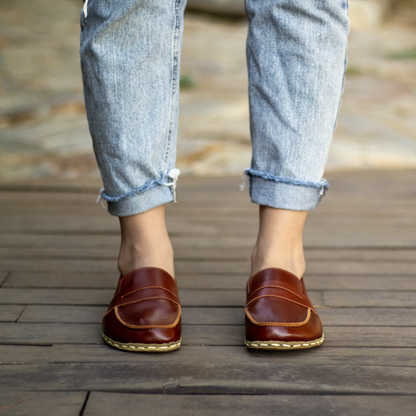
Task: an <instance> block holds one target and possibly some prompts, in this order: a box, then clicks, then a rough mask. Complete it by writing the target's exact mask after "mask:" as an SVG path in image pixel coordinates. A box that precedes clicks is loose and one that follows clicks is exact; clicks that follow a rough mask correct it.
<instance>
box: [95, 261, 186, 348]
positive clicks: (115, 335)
mask: <svg viewBox="0 0 416 416" xmlns="http://www.w3.org/2000/svg"><path fill="white" fill-rule="evenodd" d="M102 326H103V332H104V334H105V335H106V336H107V337H109V338H111V339H112V340H115V341H119V342H125V343H148V344H150V343H169V342H173V341H177V340H179V339H180V337H181V306H180V301H179V296H178V286H177V284H176V280H175V279H174V278H173V277H172V276H171V275H170V274H169V273H167V272H166V271H165V270H163V269H159V268H157V267H144V268H140V269H137V270H133V271H132V272H130V273H128V274H126V275H125V276H120V279H119V283H118V285H117V289H116V292H115V294H114V297H113V300H112V301H111V303H110V305H109V307H108V310H107V313H106V314H105V315H104V317H103V321H102Z"/></svg>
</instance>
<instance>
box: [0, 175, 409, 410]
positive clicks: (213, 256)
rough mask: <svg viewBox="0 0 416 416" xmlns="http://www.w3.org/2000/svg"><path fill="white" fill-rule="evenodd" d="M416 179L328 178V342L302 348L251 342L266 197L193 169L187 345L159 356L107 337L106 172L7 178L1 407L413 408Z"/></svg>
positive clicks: (185, 267) (322, 216) (318, 298)
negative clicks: (248, 290) (251, 286)
mask: <svg viewBox="0 0 416 416" xmlns="http://www.w3.org/2000/svg"><path fill="white" fill-rule="evenodd" d="M415 178H416V172H414V171H406V172H390V173H389V172H366V173H344V174H340V173H339V174H332V175H328V179H329V180H330V181H331V189H330V192H329V194H328V196H327V197H326V198H325V201H324V203H322V204H321V205H320V207H319V208H318V209H317V210H315V211H313V212H311V214H310V217H309V221H308V224H307V228H306V231H305V245H306V257H307V273H306V279H305V280H306V283H307V287H308V289H309V294H310V297H311V298H312V301H313V302H314V304H315V305H316V306H317V307H318V308H319V313H320V315H321V317H322V319H323V322H324V325H325V336H326V340H325V343H324V344H323V346H321V347H318V348H314V349H310V350H304V351H290V352H270V351H250V350H247V349H246V347H245V346H244V344H243V339H244V326H243V323H244V310H243V305H244V301H245V292H244V288H245V283H246V279H247V277H248V273H249V257H250V251H251V247H252V245H253V244H254V240H255V236H256V226H257V218H256V211H257V209H256V206H255V205H253V204H251V203H250V202H249V198H248V196H247V191H246V192H240V190H239V188H238V184H239V182H240V179H239V178H181V180H180V183H179V187H178V200H179V203H178V204H170V205H169V207H168V224H169V230H170V234H171V237H172V241H173V244H174V249H175V254H176V272H177V278H178V282H179V287H180V297H181V300H182V304H183V306H184V307H183V322H184V332H183V346H182V347H181V349H180V350H179V351H177V352H173V353H169V354H154V355H152V354H136V353H128V352H122V351H117V350H114V349H112V348H110V347H108V346H106V345H104V344H103V341H102V340H101V335H100V325H99V321H100V319H101V316H102V315H103V313H104V311H105V309H106V306H107V304H108V302H109V300H110V299H111V297H112V294H113V291H114V287H115V284H116V281H117V278H118V274H117V270H116V257H117V250H118V244H119V236H118V221H117V219H116V218H114V217H111V216H109V215H108V214H107V213H106V211H105V210H104V209H102V208H101V207H100V206H99V205H96V204H95V199H96V197H97V189H98V188H99V184H93V183H76V182H65V183H52V182H43V183H38V184H37V185H33V184H32V185H31V184H28V185H24V184H21V185H16V184H10V185H7V184H3V185H0V213H1V216H0V228H1V233H0V264H1V266H0V285H1V288H0V321H1V322H0V328H1V329H0V343H1V345H0V362H1V365H0V389H1V393H0V416H4V415H17V414H28V415H42V416H44V415H59V416H61V415H64V416H72V415H74V416H78V415H84V416H91V415H101V416H106V415H116V416H124V415H129V416H130V415H133V414H140V415H146V416H147V415H151V416H152V415H157V416H165V415H166V416H176V415H183V416H188V415H220V416H221V415H230V416H231V415H239V416H245V415H250V416H253V415H261V416H266V415H278V414H279V415H295V416H296V415H302V416H304V415H308V416H310V415H312V416H314V415H316V416H318V415H320V416H322V415H352V416H355V415H377V416H382V415H393V414H400V416H407V415H412V416H413V415H414V414H415V409H416V396H415V393H416V348H415V347H416V309H415V308H416V296H415V291H416V181H415ZM25 412H26V413H25Z"/></svg>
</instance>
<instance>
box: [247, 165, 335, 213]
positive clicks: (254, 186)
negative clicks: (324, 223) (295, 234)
mask: <svg viewBox="0 0 416 416" xmlns="http://www.w3.org/2000/svg"><path fill="white" fill-rule="evenodd" d="M246 175H248V176H249V177H250V197H251V201H252V202H254V203H256V204H259V205H265V206H268V207H273V208H280V209H287V210H292V211H309V210H311V209H314V208H315V207H316V206H317V205H318V203H319V202H320V201H321V199H322V197H323V196H324V195H325V193H326V190H327V188H328V182H327V181H326V180H325V179H322V181H321V182H317V183H314V182H302V181H296V180H291V179H287V178H280V177H278V176H274V175H271V174H268V173H264V174H262V173H260V172H256V171H253V170H251V169H248V170H246ZM262 176H265V177H266V178H264V177H262Z"/></svg>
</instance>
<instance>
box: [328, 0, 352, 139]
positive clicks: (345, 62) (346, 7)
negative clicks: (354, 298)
mask: <svg viewBox="0 0 416 416" xmlns="http://www.w3.org/2000/svg"><path fill="white" fill-rule="evenodd" d="M344 4H345V9H346V11H347V19H348V20H349V0H345V1H344ZM347 57H348V44H347V46H346V49H345V57H344V75H343V77H342V84H341V95H340V97H339V103H338V111H337V116H336V118H335V124H334V128H333V130H332V131H333V132H335V129H336V128H337V124H338V118H339V111H340V109H341V103H342V96H343V95H344V86H345V73H346V72H347Z"/></svg>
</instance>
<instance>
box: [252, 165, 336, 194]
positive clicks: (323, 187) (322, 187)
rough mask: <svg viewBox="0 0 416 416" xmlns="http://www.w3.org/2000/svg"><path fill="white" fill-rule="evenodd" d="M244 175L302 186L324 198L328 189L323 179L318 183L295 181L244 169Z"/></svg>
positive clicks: (326, 182)
mask: <svg viewBox="0 0 416 416" xmlns="http://www.w3.org/2000/svg"><path fill="white" fill-rule="evenodd" d="M244 174H245V175H247V176H250V177H253V176H254V177H257V178H261V179H265V180H269V181H274V182H281V183H285V184H287V185H295V186H304V187H306V188H316V189H320V190H321V196H324V195H325V194H326V191H327V189H328V188H329V183H328V181H327V180H325V179H321V180H320V182H310V181H299V180H296V179H289V178H284V177H283V176H276V175H273V174H271V173H267V172H260V171H258V170H254V169H246V170H245V171H244ZM250 184H251V181H250Z"/></svg>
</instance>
